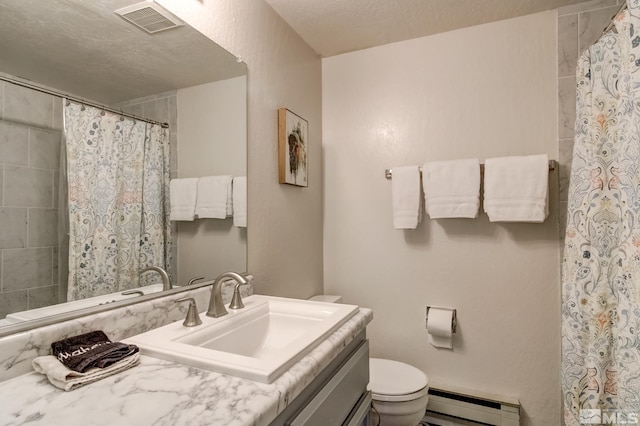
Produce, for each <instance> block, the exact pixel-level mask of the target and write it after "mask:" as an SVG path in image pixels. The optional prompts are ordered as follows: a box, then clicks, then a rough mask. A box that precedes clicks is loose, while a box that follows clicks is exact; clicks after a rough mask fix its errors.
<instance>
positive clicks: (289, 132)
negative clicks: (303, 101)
mask: <svg viewBox="0 0 640 426" xmlns="http://www.w3.org/2000/svg"><path fill="white" fill-rule="evenodd" d="M308 165H309V122H308V121H307V120H305V119H304V118H302V117H300V116H299V115H298V114H296V113H294V112H292V111H290V110H288V109H287V108H279V109H278V180H279V182H280V183H282V184H287V185H295V186H302V187H307V186H308V185H309V182H308V171H309V167H308Z"/></svg>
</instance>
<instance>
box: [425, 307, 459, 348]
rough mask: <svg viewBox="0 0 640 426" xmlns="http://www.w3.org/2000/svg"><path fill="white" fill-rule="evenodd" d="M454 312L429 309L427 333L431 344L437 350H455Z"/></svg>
mask: <svg viewBox="0 0 640 426" xmlns="http://www.w3.org/2000/svg"><path fill="white" fill-rule="evenodd" d="M452 326H453V310H452V309H441V308H429V318H428V322H427V332H428V333H429V343H431V344H432V345H433V346H435V347H436V348H447V349H453V342H452V336H451V334H452Z"/></svg>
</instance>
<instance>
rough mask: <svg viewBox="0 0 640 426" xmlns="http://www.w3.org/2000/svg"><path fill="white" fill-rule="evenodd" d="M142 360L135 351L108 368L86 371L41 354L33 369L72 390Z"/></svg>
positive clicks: (55, 383) (61, 386)
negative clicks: (82, 371) (75, 369)
mask: <svg viewBox="0 0 640 426" xmlns="http://www.w3.org/2000/svg"><path fill="white" fill-rule="evenodd" d="M139 362H140V354H139V353H135V354H133V355H131V356H128V357H126V358H124V359H122V360H120V361H118V362H116V363H114V364H112V365H110V366H109V367H107V368H90V369H89V370H87V372H86V373H80V372H78V371H74V370H71V369H70V368H67V367H66V366H65V365H64V364H63V363H61V362H60V361H58V358H56V357H55V356H53V355H45V356H39V357H37V358H35V359H34V360H33V362H32V365H33V369H34V370H36V372H38V373H40V374H44V375H46V376H47V379H49V381H50V382H51V384H52V385H54V386H55V387H57V388H60V389H64V390H65V391H72V390H74V389H76V388H79V387H80V386H84V385H86V384H89V383H92V382H95V381H97V380H100V379H104V378H105V377H109V376H112V375H114V374H116V373H119V372H121V371H124V370H126V369H128V368H131V367H133V366H135V365H137V364H138V363H139Z"/></svg>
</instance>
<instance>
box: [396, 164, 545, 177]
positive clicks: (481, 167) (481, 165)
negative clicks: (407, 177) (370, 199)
mask: <svg viewBox="0 0 640 426" xmlns="http://www.w3.org/2000/svg"><path fill="white" fill-rule="evenodd" d="M555 169H556V160H549V171H550V172H551V171H553V170H555ZM392 173H393V170H392V169H385V170H384V177H385V178H387V179H391V177H392ZM420 173H422V167H420ZM480 173H484V164H480Z"/></svg>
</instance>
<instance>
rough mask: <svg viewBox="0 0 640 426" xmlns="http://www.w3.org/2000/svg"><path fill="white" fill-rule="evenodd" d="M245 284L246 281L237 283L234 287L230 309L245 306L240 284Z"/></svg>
mask: <svg viewBox="0 0 640 426" xmlns="http://www.w3.org/2000/svg"><path fill="white" fill-rule="evenodd" d="M243 284H245V283H237V284H236V286H235V288H234V289H233V297H232V298H231V303H229V309H242V308H244V303H243V302H242V296H240V286H241V285H243ZM246 284H248V283H246Z"/></svg>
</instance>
